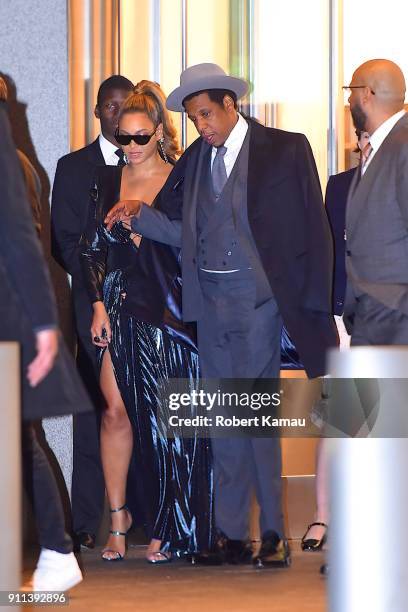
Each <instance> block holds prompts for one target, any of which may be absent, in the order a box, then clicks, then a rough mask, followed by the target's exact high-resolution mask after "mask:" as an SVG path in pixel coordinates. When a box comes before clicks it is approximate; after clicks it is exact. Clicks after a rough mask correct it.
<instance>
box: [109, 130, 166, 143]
mask: <svg viewBox="0 0 408 612" xmlns="http://www.w3.org/2000/svg"><path fill="white" fill-rule="evenodd" d="M155 133H156V130H154V132H152V133H151V134H119V130H116V132H115V139H116V141H117V142H118V143H119V144H120V145H124V146H127V145H130V143H131V141H132V140H133V142H135V143H136V144H138V145H147V143H148V142H149V140H150V139H151V137H152V136H154V134H155Z"/></svg>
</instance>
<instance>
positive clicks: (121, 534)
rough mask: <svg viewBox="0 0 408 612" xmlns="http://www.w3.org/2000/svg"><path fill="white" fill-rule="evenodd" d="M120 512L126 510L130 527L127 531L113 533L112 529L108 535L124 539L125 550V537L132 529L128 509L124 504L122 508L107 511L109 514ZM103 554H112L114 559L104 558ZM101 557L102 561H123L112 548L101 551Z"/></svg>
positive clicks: (119, 554)
mask: <svg viewBox="0 0 408 612" xmlns="http://www.w3.org/2000/svg"><path fill="white" fill-rule="evenodd" d="M121 510H126V512H127V513H128V515H129V516H130V525H129V527H128V529H127V531H113V530H112V529H111V530H110V531H109V533H110V534H112V535H114V536H123V537H124V538H125V550H126V548H127V542H126V536H127V534H128V532H129V530H130V528H131V527H132V522H133V521H132V515H131V514H130V511H129V508H128V507H127V506H126V504H125V505H124V506H121V507H120V508H111V509H109V512H120V511H121ZM105 553H114V555H115V556H114V557H105V556H104V555H105ZM101 557H102V559H103V561H110V562H111V561H123V559H124V557H125V555H124V554H123V555H122V554H121V553H120V552H119V551H117V550H114V549H113V548H104V549H103V550H102V553H101Z"/></svg>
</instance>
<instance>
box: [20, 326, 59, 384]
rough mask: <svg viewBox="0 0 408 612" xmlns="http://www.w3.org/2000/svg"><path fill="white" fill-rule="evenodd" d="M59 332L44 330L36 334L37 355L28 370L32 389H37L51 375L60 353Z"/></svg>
mask: <svg viewBox="0 0 408 612" xmlns="http://www.w3.org/2000/svg"><path fill="white" fill-rule="evenodd" d="M58 333H59V332H58V330H57V329H44V330H42V331H39V332H37V333H36V334H35V338H36V350H37V355H36V356H35V357H34V359H33V361H32V362H31V363H30V365H29V366H28V369H27V378H28V382H29V383H30V386H31V387H36V386H37V385H38V384H39V383H40V382H41V381H42V380H43V379H44V378H45V377H46V376H47V374H48V373H49V371H50V370H51V368H52V367H53V365H54V361H55V358H56V356H57V353H58Z"/></svg>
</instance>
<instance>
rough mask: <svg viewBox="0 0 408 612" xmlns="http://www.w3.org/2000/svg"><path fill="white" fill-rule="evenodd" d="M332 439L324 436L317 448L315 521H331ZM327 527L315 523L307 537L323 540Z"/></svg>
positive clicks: (326, 522)
mask: <svg viewBox="0 0 408 612" xmlns="http://www.w3.org/2000/svg"><path fill="white" fill-rule="evenodd" d="M329 444H330V440H328V439H325V438H322V439H321V440H320V442H319V444H318V446H317V450H316V481H315V482H316V513H315V516H314V521H313V522H318V523H325V524H326V525H327V524H328V521H329V448H328V446H329ZM325 532H326V529H325V527H323V526H321V525H313V527H311V528H310V529H309V530H308V532H307V534H306V536H305V539H314V540H321V539H322V537H323V536H324V534H325Z"/></svg>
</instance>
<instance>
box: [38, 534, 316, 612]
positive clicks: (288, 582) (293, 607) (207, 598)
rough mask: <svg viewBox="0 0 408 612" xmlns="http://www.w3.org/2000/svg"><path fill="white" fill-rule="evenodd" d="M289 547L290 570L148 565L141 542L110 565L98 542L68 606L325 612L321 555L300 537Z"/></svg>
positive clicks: (73, 610)
mask: <svg viewBox="0 0 408 612" xmlns="http://www.w3.org/2000/svg"><path fill="white" fill-rule="evenodd" d="M291 548H292V559H293V560H292V567H291V568H290V569H278V570H254V569H253V568H252V567H239V568H235V567H232V566H223V567H221V568H217V567H214V568H198V567H194V566H191V565H187V564H186V563H184V562H180V561H177V562H173V563H170V564H168V565H162V566H160V567H159V566H151V565H148V564H147V563H146V561H145V560H144V558H143V556H144V551H145V547H144V546H130V548H129V551H128V554H127V557H126V560H125V561H123V562H119V563H115V564H113V565H108V563H106V562H105V563H103V562H102V561H100V550H101V547H98V548H96V549H95V550H93V551H86V552H85V553H83V554H82V560H83V568H84V571H85V580H84V581H83V582H82V583H81V584H80V585H79V586H77V587H76V588H75V589H73V590H72V591H71V596H70V603H69V611H70V612H77V611H81V612H82V611H84V612H94V611H95V612H96V611H98V612H100V610H104V612H106V611H112V612H113V611H119V610H120V611H122V610H137V612H152V611H153V610H162V611H165V612H187V611H188V612H249V611H256V612H299V611H300V610H302V612H312V611H313V612H324V611H325V610H326V609H327V603H326V580H325V578H322V577H321V576H320V575H319V567H320V565H321V564H322V563H323V561H324V554H323V553H302V552H301V551H300V544H299V541H292V542H291ZM31 556H32V555H27V562H28V563H30V565H31ZM27 572H28V566H27ZM48 609H49V610H53V609H56V610H57V609H59V610H61V607H58V608H54V607H49V608H48Z"/></svg>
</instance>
